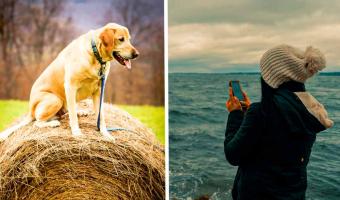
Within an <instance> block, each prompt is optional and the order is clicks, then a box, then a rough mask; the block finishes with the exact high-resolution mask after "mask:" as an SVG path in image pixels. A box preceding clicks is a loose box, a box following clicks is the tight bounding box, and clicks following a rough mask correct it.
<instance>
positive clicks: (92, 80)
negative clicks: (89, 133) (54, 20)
mask: <svg viewBox="0 0 340 200" xmlns="http://www.w3.org/2000/svg"><path fill="white" fill-rule="evenodd" d="M91 42H92V45H95V47H96V49H97V52H98V54H99V55H97V57H96V55H95V54H94V50H93V48H92V45H91ZM138 54H139V53H138V51H137V50H136V48H134V47H133V46H132V45H131V43H130V35H129V31H128V29H127V28H125V27H124V26H121V25H118V24H115V23H109V24H107V25H106V26H104V27H102V28H99V29H97V30H91V31H89V32H88V33H86V34H84V35H81V36H80V37H78V38H77V39H75V40H73V41H72V42H71V43H70V44H69V45H68V46H66V48H64V49H63V50H62V51H61V52H60V53H59V55H58V56H57V58H56V59H55V60H54V61H53V62H52V63H51V64H50V65H49V66H48V67H47V68H46V69H45V71H44V72H43V73H42V74H41V75H40V76H39V78H38V79H37V80H36V81H35V83H34V84H33V87H32V90H31V95H30V101H29V114H28V116H27V117H26V119H25V120H23V121H22V122H21V123H19V124H18V125H16V126H13V127H11V128H9V129H7V130H5V131H4V132H2V133H0V140H4V139H6V138H7V137H8V136H9V135H10V134H11V133H13V132H14V131H15V130H17V129H19V128H20V127H22V126H24V125H26V124H28V123H30V122H32V121H34V120H36V122H35V125H36V126H39V127H46V126H50V127H56V126H59V125H60V122H59V121H58V120H56V117H55V116H56V114H57V113H58V112H62V111H66V110H68V112H69V118H70V127H71V131H72V134H73V135H74V136H79V135H82V133H81V130H80V129H79V124H78V117H77V111H76V102H78V101H80V100H83V99H86V98H89V97H91V98H92V100H93V105H94V112H95V114H96V116H98V113H99V103H100V87H101V86H100V85H101V84H100V76H99V70H100V69H101V64H100V62H99V61H98V56H99V59H102V61H103V62H104V63H105V65H106V66H105V71H104V72H103V75H105V77H107V75H108V73H109V70H110V62H109V61H111V60H113V59H115V60H116V61H118V62H119V63H120V64H122V65H124V66H126V67H127V68H129V69H130V68H131V62H130V60H131V59H134V58H136V57H137V56H138ZM102 113H103V112H101V116H100V130H101V131H100V132H101V133H102V134H103V135H104V136H105V137H109V138H110V137H111V134H110V133H108V132H107V130H106V125H105V118H104V115H103V114H102Z"/></svg>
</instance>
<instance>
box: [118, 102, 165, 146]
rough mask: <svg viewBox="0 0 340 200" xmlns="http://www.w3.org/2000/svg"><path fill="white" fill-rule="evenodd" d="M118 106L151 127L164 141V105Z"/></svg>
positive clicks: (160, 139) (163, 141)
mask: <svg viewBox="0 0 340 200" xmlns="http://www.w3.org/2000/svg"><path fill="white" fill-rule="evenodd" d="M119 107H120V108H122V109H123V110H126V111H127V112H128V113H130V114H131V115H132V116H134V117H136V118H137V119H139V120H140V121H141V122H142V123H144V124H145V125H146V126H148V127H149V128H151V129H152V131H153V132H154V133H155V134H156V136H157V138H158V140H159V141H160V142H161V143H162V144H164V143H165V115H164V107H157V106H129V105H120V106H119Z"/></svg>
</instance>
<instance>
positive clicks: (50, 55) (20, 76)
mask: <svg viewBox="0 0 340 200" xmlns="http://www.w3.org/2000/svg"><path fill="white" fill-rule="evenodd" d="M64 5H65V1H49V0H42V1H37V0H3V1H1V2H0V10H1V12H0V43H1V44H0V45H1V47H2V48H1V55H0V58H1V61H2V62H1V63H0V70H1V74H2V75H4V76H1V78H0V83H1V84H2V85H3V87H2V88H3V90H2V91H0V98H21V99H22V98H27V97H28V95H29V91H30V87H31V85H32V84H33V81H34V80H35V79H36V77H37V76H38V75H39V74H40V72H41V71H42V70H43V68H45V67H46V66H47V65H48V63H49V62H51V60H52V59H54V57H55V56H56V54H57V53H58V52H59V51H60V50H61V49H62V48H63V47H64V46H65V44H66V43H67V42H68V41H69V40H70V39H71V37H72V36H71V35H72V33H71V30H72V29H71V28H70V26H71V25H72V19H71V18H68V19H66V20H61V19H60V18H59V16H60V14H61V13H62V11H63V9H64ZM60 33H62V34H60ZM13 88H15V89H13Z"/></svg>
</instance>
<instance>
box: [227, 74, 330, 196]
mask: <svg viewBox="0 0 340 200" xmlns="http://www.w3.org/2000/svg"><path fill="white" fill-rule="evenodd" d="M266 87H267V89H266ZM296 91H304V85H303V84H300V83H296V82H289V83H287V84H284V85H282V86H280V88H279V89H276V90H273V89H270V88H268V85H266V84H265V83H264V81H263V80H262V100H261V102H260V103H253V104H252V105H251V106H250V107H249V109H248V111H247V112H246V113H245V114H244V113H243V112H242V111H232V112H231V113H230V114H229V116H228V121H227V128H226V132H225V141H224V152H225V156H226V159H227V160H228V161H229V163H230V164H232V165H235V166H239V167H238V170H237V174H236V177H235V181H234V186H233V190H232V196H233V199H235V200H276V199H277V200H295V199H296V200H303V199H305V192H306V187H307V172H306V166H307V164H308V161H309V157H310V154H311V149H312V146H313V143H314V142H315V138H316V133H318V132H320V131H322V130H324V129H325V127H324V126H323V125H322V124H321V123H320V122H319V121H318V120H317V119H316V118H315V117H314V116H313V115H312V114H311V113H309V111H308V110H307V109H306V107H305V106H304V105H303V103H302V102H301V101H300V99H299V98H298V97H297V96H296V95H295V94H294V93H293V92H296Z"/></svg>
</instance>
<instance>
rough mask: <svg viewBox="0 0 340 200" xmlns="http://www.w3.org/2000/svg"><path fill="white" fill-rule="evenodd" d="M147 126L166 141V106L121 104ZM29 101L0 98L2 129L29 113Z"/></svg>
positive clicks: (0, 126) (0, 123) (160, 138)
mask: <svg viewBox="0 0 340 200" xmlns="http://www.w3.org/2000/svg"><path fill="white" fill-rule="evenodd" d="M119 107H120V108H122V109H123V110H126V111H127V112H128V113H130V114H131V115H132V116H134V117H135V118H137V119H139V120H140V121H141V122H142V123H144V124H145V125H146V126H147V127H149V128H151V129H152V131H153V132H154V133H155V134H156V136H157V138H158V140H159V141H160V142H161V143H162V144H164V143H165V130H164V123H165V115H164V107H156V106H129V105H119ZM27 111H28V102H27V101H18V100H0V131H1V130H3V129H5V128H6V127H7V126H8V125H9V124H11V123H12V122H13V121H14V120H15V119H16V118H18V117H20V116H21V115H23V114H25V113H27Z"/></svg>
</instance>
